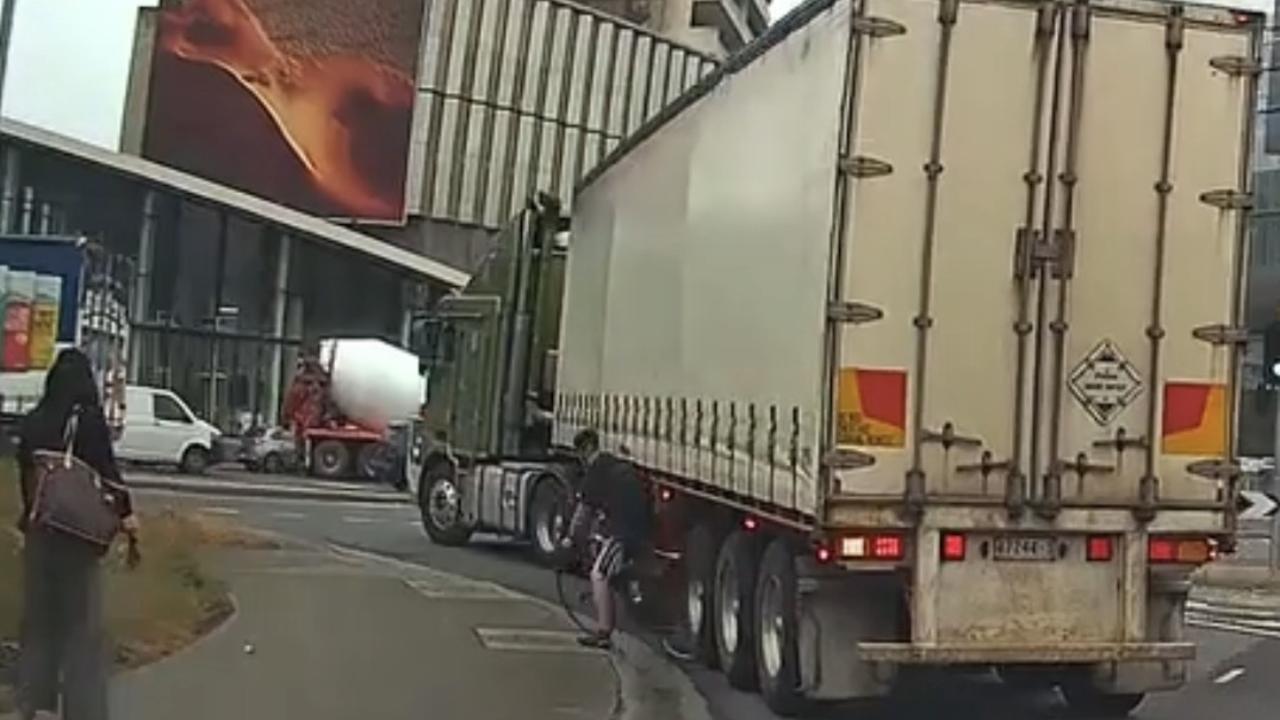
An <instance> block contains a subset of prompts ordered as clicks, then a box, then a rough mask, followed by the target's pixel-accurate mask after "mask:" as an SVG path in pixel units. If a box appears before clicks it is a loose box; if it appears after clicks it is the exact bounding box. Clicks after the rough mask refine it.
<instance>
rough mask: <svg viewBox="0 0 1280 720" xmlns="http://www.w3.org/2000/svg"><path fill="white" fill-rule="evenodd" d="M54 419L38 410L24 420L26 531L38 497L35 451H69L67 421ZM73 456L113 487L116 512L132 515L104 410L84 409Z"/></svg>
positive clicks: (21, 451)
mask: <svg viewBox="0 0 1280 720" xmlns="http://www.w3.org/2000/svg"><path fill="white" fill-rule="evenodd" d="M53 415H54V413H52V412H50V411H48V410H45V409H42V408H40V407H37V408H36V409H35V410H33V411H31V412H30V413H29V414H28V415H27V416H26V417H24V418H23V419H22V424H21V425H20V426H19V429H18V435H19V440H18V467H19V469H20V471H21V483H22V517H20V518H18V527H19V528H20V529H24V530H25V529H26V522H27V517H29V516H30V515H31V502H32V499H33V498H34V496H35V490H36V488H35V481H36V478H35V459H34V453H35V451H37V450H64V449H65V448H66V444H65V442H64V440H63V434H64V433H65V432H66V418H65V417H53ZM72 452H73V454H74V455H75V456H76V457H77V458H78V459H79V460H80V461H81V462H83V463H85V464H87V465H88V466H89V467H91V468H93V469H94V470H95V471H96V472H97V473H98V475H100V476H101V477H102V480H103V481H104V482H105V483H107V484H108V485H110V486H111V489H112V495H113V496H114V497H115V499H116V512H118V513H119V514H120V517H128V516H129V515H131V514H133V501H132V499H131V498H130V496H129V490H128V488H126V487H125V484H124V479H123V478H121V477H120V468H119V467H117V466H116V456H115V452H114V451H113V450H112V449H111V428H110V427H108V426H107V419H106V417H105V416H104V415H103V414H102V408H101V407H98V406H89V407H84V408H82V409H81V411H80V420H79V423H78V428H77V430H76V437H75V447H74V448H73V449H72Z"/></svg>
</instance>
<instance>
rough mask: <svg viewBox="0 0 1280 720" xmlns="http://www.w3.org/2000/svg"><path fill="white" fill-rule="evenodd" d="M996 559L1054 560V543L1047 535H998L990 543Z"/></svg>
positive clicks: (1055, 557)
mask: <svg viewBox="0 0 1280 720" xmlns="http://www.w3.org/2000/svg"><path fill="white" fill-rule="evenodd" d="M991 554H992V555H993V556H994V557H995V559H996V560H1023V561H1052V560H1056V559H1057V557H1058V553H1057V552H1056V543H1055V542H1054V540H1053V538H1047V537H998V538H996V539H995V542H994V543H992V553H991Z"/></svg>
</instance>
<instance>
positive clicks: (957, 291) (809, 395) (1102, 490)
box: [411, 0, 1263, 716]
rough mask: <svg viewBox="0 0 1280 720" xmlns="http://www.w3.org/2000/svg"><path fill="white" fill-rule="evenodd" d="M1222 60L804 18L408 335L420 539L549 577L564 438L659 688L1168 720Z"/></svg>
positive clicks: (1225, 253)
mask: <svg viewBox="0 0 1280 720" xmlns="http://www.w3.org/2000/svg"><path fill="white" fill-rule="evenodd" d="M1262 31H1263V17H1262V16H1261V15H1259V14H1256V13H1251V12H1246V11H1240V10H1233V9H1226V8H1221V7H1207V6H1200V5H1193V4H1182V3H1178V4H1171V3H1165V2H1159V1H1157V0H1091V1H1088V2H1086V1H1083V0H1065V1H1064V0H1044V1H1029V2H1023V1H1020V0H1008V1H986V0H811V1H810V2H808V3H806V4H804V5H803V6H801V7H800V8H799V9H798V10H796V11H795V12H793V13H792V14H790V15H788V16H787V17H786V18H784V19H782V20H781V21H780V22H779V23H777V24H775V25H774V26H773V27H772V28H771V29H770V30H769V31H768V32H767V33H766V34H765V35H764V36H763V37H762V38H761V39H760V40H759V41H757V42H756V43H755V44H754V45H752V46H750V47H748V48H747V49H746V50H744V51H743V52H742V53H740V54H738V55H736V56H735V57H733V58H731V59H730V60H729V61H728V62H727V63H726V64H725V66H724V67H722V68H721V69H720V70H718V71H717V72H715V73H713V74H712V75H711V76H709V77H708V78H707V79H705V80H704V81H703V82H702V83H700V84H699V85H698V86H697V87H695V88H693V89H692V90H690V91H689V92H688V93H686V94H685V95H684V96H682V98H680V99H679V100H678V101H677V102H675V103H674V104H673V105H672V106H671V107H669V108H667V109H666V110H664V111H663V112H662V113H661V114H660V115H659V116H657V117H656V118H655V119H654V120H653V121H651V122H649V123H648V124H646V125H645V126H644V127H643V128H641V129H640V131H639V132H638V133H637V134H635V135H633V136H631V137H628V138H626V139H624V140H623V141H622V142H621V143H620V144H619V145H618V147H616V148H615V149H614V150H613V151H612V153H611V154H610V155H609V156H608V157H607V158H605V159H604V160H603V162H602V163H601V164H600V165H599V166H597V167H596V168H595V169H594V170H593V171H592V172H590V173H589V174H588V175H587V176H586V177H585V178H584V179H583V180H582V182H581V184H580V187H579V188H578V189H577V193H576V199H575V203H574V207H573V208H572V212H571V213H568V214H567V216H566V214H565V213H562V211H561V209H560V207H559V206H558V205H557V203H556V202H555V201H554V200H553V199H550V198H547V197H540V198H538V199H536V200H534V201H532V202H531V203H530V205H529V207H528V208H527V209H526V210H525V211H524V212H523V213H522V214H521V215H520V216H519V217H518V218H517V219H516V220H515V222H514V223H513V224H512V225H511V226H510V227H509V228H508V229H507V230H506V231H504V232H503V233H502V234H501V235H500V236H499V238H498V242H497V245H496V249H495V250H494V252H493V253H492V254H491V256H490V257H489V258H488V259H487V260H486V262H485V263H484V265H483V266H482V267H481V268H480V269H479V271H478V272H477V273H476V275H475V276H474V278H473V279H472V281H471V283H470V284H469V285H468V286H467V287H466V288H465V289H464V290H463V291H462V292H460V293H459V294H457V295H454V296H451V297H447V298H445V299H443V300H442V301H441V303H440V304H439V306H438V307H437V308H436V310H435V311H434V312H433V314H432V315H431V316H430V317H428V318H426V319H424V321H423V322H422V323H420V326H419V327H418V328H417V330H418V333H417V335H418V343H419V347H420V348H421V350H422V352H423V354H424V359H425V360H426V361H427V364H428V365H429V367H430V368H431V374H430V381H429V393H428V403H427V410H426V420H425V428H424V435H423V437H424V438H425V439H424V440H423V443H422V445H421V446H420V447H419V448H418V449H417V450H416V451H415V452H414V453H413V455H412V459H413V461H414V462H413V466H412V468H411V470H412V472H413V473H414V480H415V482H416V488H417V492H418V497H419V502H420V504H421V508H422V515H423V521H424V523H425V525H426V530H427V532H428V533H429V534H430V535H431V537H432V538H433V539H434V540H435V541H436V542H440V543H451V544H456V543H462V542H465V541H466V540H467V538H468V537H469V536H470V534H471V533H472V532H473V531H476V530H484V531H489V532H498V533H505V534H508V535H512V536H517V537H526V538H529V539H531V540H532V541H533V546H534V548H535V550H536V551H537V552H538V553H539V554H543V555H550V554H552V553H553V552H554V551H555V546H554V543H552V542H551V541H552V540H553V539H554V538H555V537H556V536H557V528H558V527H559V526H560V524H561V523H562V522H563V519H562V518H563V515H564V512H563V507H564V506H565V503H566V499H567V498H568V497H570V496H571V495H572V493H573V492H574V491H575V483H576V482H577V480H576V477H577V470H576V465H575V463H574V461H573V459H572V457H571V454H570V453H569V452H568V447H569V446H570V444H571V441H572V438H573V437H574V436H575V434H577V433H578V432H580V431H582V430H584V429H588V428H590V429H594V430H596V431H598V432H599V433H600V434H601V436H602V437H603V439H604V442H605V444H606V446H607V447H608V448H609V450H610V451H611V452H614V453H616V454H618V455H621V456H624V457H627V458H629V459H630V460H631V461H632V462H633V463H634V464H635V466H636V467H637V468H638V470H639V472H640V473H641V474H642V476H643V478H644V479H645V481H646V482H647V483H648V484H649V486H650V488H651V490H652V492H651V493H650V495H651V498H652V503H653V508H652V509H653V512H654V513H655V517H656V518H657V520H658V522H657V527H659V528H660V529H661V531H662V533H663V536H662V537H661V538H660V540H659V541H660V542H667V541H668V540H669V539H670V538H672V537H674V538H676V541H675V542H674V543H672V545H671V546H668V549H674V550H676V551H677V552H678V554H679V558H680V559H679V561H678V567H677V569H678V570H679V571H680V574H681V575H682V576H683V582H682V583H681V585H682V588H683V590H682V592H683V598H681V602H679V605H681V606H683V607H684V608H685V610H684V618H683V622H684V625H685V628H686V630H687V632H688V635H689V637H690V638H692V639H693V641H694V644H695V649H696V651H697V653H698V654H699V656H700V657H701V658H702V659H703V660H704V661H705V662H707V663H708V664H709V665H711V666H714V667H718V668H719V669H720V670H722V671H723V672H724V673H725V674H726V675H727V676H728V679H729V681H730V682H731V683H732V684H733V685H734V686H736V687H739V688H746V689H754V690H758V691H759V692H760V693H761V695H762V696H763V697H764V699H765V701H766V702H767V704H768V705H769V706H770V707H771V708H772V709H773V710H775V711H776V712H778V713H781V714H789V713H794V712H796V711H797V710H798V709H799V708H801V707H803V706H804V704H805V703H806V702H807V701H809V700H825V699H845V698H860V697H873V696H877V695H883V694H886V693H888V692H890V691H891V690H892V689H893V688H894V687H895V685H896V684H897V683H898V682H899V681H904V680H907V679H909V678H911V677H914V676H917V671H919V670H952V669H954V670H960V669H966V670H968V669H972V668H975V667H984V668H993V669H994V670H995V671H997V672H998V674H999V676H1000V677H1002V678H1004V679H1005V680H1006V681H1008V682H1010V683H1018V684H1032V685H1036V686H1043V687H1054V686H1056V687H1058V688H1059V689H1060V690H1061V692H1062V695H1063V697H1064V698H1065V700H1066V702H1067V703H1068V704H1069V705H1071V706H1072V707H1073V708H1074V709H1076V710H1079V711H1082V712H1086V713H1093V714H1096V715H1117V716H1118V715H1124V714H1127V713H1128V712H1129V711H1131V710H1132V709H1133V708H1134V707H1136V706H1137V705H1138V704H1139V703H1140V702H1141V700H1142V698H1143V697H1144V695H1145V694H1147V693H1150V692H1153V691H1163V690H1172V689H1175V688H1178V687H1179V686H1181V685H1182V684H1183V683H1184V682H1186V680H1187V673H1188V667H1189V661H1191V660H1192V659H1193V657H1194V654H1195V646H1194V643H1193V642H1192V641H1191V640H1190V639H1189V637H1188V635H1187V634H1186V632H1185V623H1184V611H1185V604H1186V599H1187V595H1188V592H1189V589H1190V579H1191V577H1192V574H1193V572H1194V571H1195V570H1196V568H1198V567H1199V566H1201V565H1202V564H1204V563H1205V562H1207V561H1209V560H1210V559H1211V558H1212V557H1213V556H1214V554H1215V553H1217V552H1222V551H1225V550H1229V549H1230V548H1231V547H1232V546H1233V544H1234V537H1235V531H1236V510H1235V507H1236V501H1237V497H1238V492H1239V490H1238V486H1239V468H1238V465H1237V463H1236V461H1235V454H1234V447H1235V438H1236V436H1237V431H1236V412H1235V405H1236V403H1237V396H1238V394H1237V386H1238V383H1239V378H1240V359H1241V350H1242V346H1243V343H1245V342H1246V341H1247V337H1248V333H1247V331H1246V329H1245V328H1244V326H1243V314H1242V313H1243V310H1242V308H1243V302H1242V298H1243V296H1244V283H1243V272H1242V267H1243V264H1244V262H1245V258H1247V257H1248V241H1249V225H1248V210H1249V207H1250V206H1251V197H1250V190H1251V156H1252V148H1251V141H1252V138H1253V133H1254V124H1253V118H1254V111H1255V93H1256V86H1257V77H1258V73H1259V70H1260V63H1259V48H1260V43H1261V34H1262ZM548 543H551V544H548Z"/></svg>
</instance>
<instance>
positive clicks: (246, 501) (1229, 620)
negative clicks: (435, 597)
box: [144, 492, 1280, 720]
mask: <svg viewBox="0 0 1280 720" xmlns="http://www.w3.org/2000/svg"><path fill="white" fill-rule="evenodd" d="M144 498H145V499H144V502H145V503H147V504H151V505H154V504H173V505H178V506H183V507H188V508H196V509H199V510H201V511H202V512H207V513H210V514H214V515H223V516H228V517H235V518H237V519H239V520H240V521H242V522H245V523H247V524H249V525H252V526H256V527H261V528H264V529H267V530H271V531H275V532H279V533H282V534H285V535H288V536H292V537H296V538H300V539H303V540H305V541H308V542H312V543H318V544H335V545H338V546H341V547H344V548H351V549H358V550H362V551H367V552H371V553H376V554H379V555H382V556H386V557H391V558H396V559H398V560H400V561H403V562H407V563H411V564H416V565H420V566H424V567H430V568H436V569H439V570H443V571H446V572H450V573H457V574H459V575H464V576H467V577H470V578H474V579H477V580H483V581H489V582H493V583H497V584H499V585H501V586H503V587H506V588H510V589H512V590H515V591H518V592H521V593H527V594H529V595H531V596H534V597H538V598H542V599H544V600H547V601H555V599H556V591H555V584H554V578H553V575H552V573H550V572H549V571H547V570H546V569H544V568H542V567H539V566H538V565H536V564H534V563H533V562H532V561H531V560H530V559H529V556H528V552H527V550H526V549H525V548H524V547H522V546H520V545H519V544H516V543H512V542H509V541H506V540H502V539H486V538H484V537H478V538H477V539H476V540H475V541H473V543H472V544H471V545H470V546H468V547H465V548H448V547H440V546H436V545H433V544H432V543H431V542H430V541H429V540H428V539H427V538H426V537H425V535H424V534H423V531H422V528H421V525H420V523H419V519H418V513H417V509H416V508H414V507H412V506H408V505H396V504H388V503H363V502H338V501H332V500H328V501H325V500H291V499H281V498H260V497H246V496H243V495H241V496H234V497H231V496H228V497H219V496H215V495H198V496H196V495H189V494H182V493H170V492H148V493H144ZM1268 613H1270V614H1268ZM1197 617H1198V618H1200V619H1201V621H1202V623H1203V624H1205V625H1209V626H1210V627H1197V628H1192V629H1191V631H1190V633H1191V635H1192V638H1193V639H1194V640H1196V641H1197V642H1198V643H1199V644H1200V650H1199V656H1198V658H1197V661H1196V663H1195V667H1194V676H1193V680H1192V682H1191V683H1190V684H1189V685H1188V686H1187V687H1186V688H1184V689H1183V690H1182V691H1180V692H1178V693H1174V694H1164V695H1156V696H1152V697H1151V698H1149V699H1148V701H1147V702H1146V703H1145V704H1144V705H1143V706H1142V707H1141V708H1140V709H1139V711H1138V713H1137V714H1136V717H1138V718H1141V719H1142V720H1205V719H1206V718H1223V719H1224V720H1225V719H1227V718H1230V720H1272V718H1274V717H1275V716H1276V712H1277V708H1280V683H1277V682H1276V681H1275V680H1274V678H1275V673H1276V670H1275V668H1277V667H1280V609H1277V610H1274V611H1271V610H1266V611H1258V610H1245V611H1243V614H1242V612H1239V611H1234V610H1233V609H1232V608H1231V607H1229V606H1224V605H1221V603H1220V601H1219V600H1214V601H1213V602H1210V603H1208V604H1204V605H1201V606H1199V609H1198V611H1197ZM685 670H686V671H687V672H688V674H689V676H690V677H691V678H692V680H693V683H694V685H695V686H696V688H697V689H698V691H699V692H700V693H701V694H702V695H703V696H704V697H705V699H706V701H707V703H708V705H709V708H710V711H711V714H712V716H713V717H715V718H717V720H773V719H774V716H773V715H772V713H770V712H769V711H768V709H767V708H765V707H764V706H763V704H762V703H761V702H760V700H759V699H758V698H757V697H756V696H754V695H751V694H748V693H742V692H738V691H736V690H733V689H731V688H729V687H728V685H727V684H726V683H725V681H724V680H723V678H722V677H721V676H720V675H718V674H717V673H713V672H709V671H706V670H703V669H701V668H698V667H686V668H685ZM810 717H812V718H820V719H822V720H828V719H830V720H835V719H836V718H853V717H856V718H858V719H859V720H862V719H863V718H868V719H869V718H876V719H877V720H878V719H879V718H884V719H885V720H890V719H892V720H970V719H972V720H1042V719H1043V720H1048V719H1051V718H1059V717H1066V711H1065V708H1063V706H1062V705H1061V703H1060V702H1059V701H1058V699H1057V697H1056V696H1054V695H1052V694H1049V693H1023V694H1017V693H1012V692H1010V691H1009V690H1007V689H1005V688H1003V687H999V686H996V685H994V684H993V683H992V682H990V681H989V680H986V679H984V678H974V679H966V680H964V681H958V682H946V683H940V684H933V685H930V686H929V687H928V688H927V690H926V691H925V692H918V693H914V694H913V697H912V698H911V700H910V701H905V700H904V701H899V702H894V703H872V704H869V705H857V706H855V707H850V706H825V707H819V708H815V709H814V711H813V712H812V713H811V715H810Z"/></svg>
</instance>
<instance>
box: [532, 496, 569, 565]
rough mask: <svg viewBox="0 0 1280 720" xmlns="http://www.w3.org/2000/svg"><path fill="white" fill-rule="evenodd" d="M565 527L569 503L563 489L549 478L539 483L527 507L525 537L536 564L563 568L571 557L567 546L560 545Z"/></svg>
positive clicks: (567, 520)
mask: <svg viewBox="0 0 1280 720" xmlns="http://www.w3.org/2000/svg"><path fill="white" fill-rule="evenodd" d="M568 524H569V502H568V495H567V494H566V493H565V491H564V489H563V488H562V487H561V486H560V484H559V483H557V482H556V481H555V480H552V479H546V480H543V481H542V482H539V483H538V484H537V486H536V487H535V488H534V491H533V503H532V504H530V506H529V535H530V539H532V540H533V554H534V555H535V556H536V557H537V559H538V562H541V563H542V564H544V565H546V566H548V567H564V566H565V564H566V563H567V561H568V559H569V556H571V555H572V554H573V549H572V548H571V547H566V546H564V545H563V544H562V543H561V537H562V536H563V535H564V533H565V531H566V530H567V529H568V528H567V526H568Z"/></svg>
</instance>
